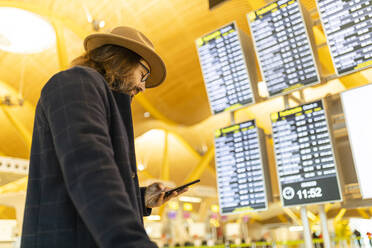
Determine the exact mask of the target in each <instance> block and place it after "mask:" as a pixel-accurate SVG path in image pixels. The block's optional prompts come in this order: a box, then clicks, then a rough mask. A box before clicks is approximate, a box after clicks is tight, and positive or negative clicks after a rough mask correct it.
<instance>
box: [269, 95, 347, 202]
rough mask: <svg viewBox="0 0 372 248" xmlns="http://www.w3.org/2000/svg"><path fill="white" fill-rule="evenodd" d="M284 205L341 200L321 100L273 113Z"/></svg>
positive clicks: (273, 127) (276, 154)
mask: <svg viewBox="0 0 372 248" xmlns="http://www.w3.org/2000/svg"><path fill="white" fill-rule="evenodd" d="M271 121H272V129H273V139H274V148H275V157H276V165H277V172H278V177H279V184H280V188H281V198H282V202H283V205H284V206H293V205H304V204H313V203H319V202H332V201H339V200H341V193H340V192H341V191H340V185H339V181H338V176H337V168H336V163H335V158H334V154H333V147H332V140H331V136H330V134H329V129H328V124H327V118H326V113H325V110H324V107H323V102H322V101H316V102H313V103H309V104H305V105H301V106H298V107H295V108H291V109H287V110H284V111H281V112H278V113H272V114H271Z"/></svg>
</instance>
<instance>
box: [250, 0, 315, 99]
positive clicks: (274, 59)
mask: <svg viewBox="0 0 372 248" xmlns="http://www.w3.org/2000/svg"><path fill="white" fill-rule="evenodd" d="M303 15H304V14H303V11H302V7H301V5H300V3H299V2H298V1H297V0H280V1H275V2H272V3H271V4H269V5H266V6H265V7H263V8H261V9H259V10H256V11H253V12H250V13H248V15H247V18H248V22H249V25H250V27H251V33H252V36H253V40H254V44H255V48H256V53H257V57H258V61H259V65H260V68H261V72H262V75H263V78H264V80H265V82H266V85H267V89H268V91H269V95H270V96H276V95H281V94H284V93H287V92H289V91H293V90H296V89H299V88H301V87H305V86H309V85H313V84H317V83H319V82H320V77H319V73H318V68H317V65H316V61H315V59H314V54H313V50H312V47H313V46H314V45H313V44H314V43H313V41H312V40H310V38H309V36H308V30H307V26H306V23H305V21H304V16H303Z"/></svg>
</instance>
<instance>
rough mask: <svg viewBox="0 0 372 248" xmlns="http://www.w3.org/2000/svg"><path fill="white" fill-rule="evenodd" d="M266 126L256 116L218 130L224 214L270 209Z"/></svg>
mask: <svg viewBox="0 0 372 248" xmlns="http://www.w3.org/2000/svg"><path fill="white" fill-rule="evenodd" d="M263 143H264V141H262V130H260V129H258V128H257V127H256V123H255V121H254V120H252V121H247V122H244V123H240V124H236V125H232V126H229V127H225V128H222V129H218V130H217V131H216V134H215V147H216V154H215V156H216V171H217V184H218V198H219V203H220V210H221V214H231V213H241V212H247V211H252V210H265V209H267V194H266V192H267V188H269V187H266V184H265V172H266V173H267V169H265V166H266V165H267V163H266V157H265V155H263V154H264V153H261V152H262V151H263V149H264V148H263V146H262V145H263Z"/></svg>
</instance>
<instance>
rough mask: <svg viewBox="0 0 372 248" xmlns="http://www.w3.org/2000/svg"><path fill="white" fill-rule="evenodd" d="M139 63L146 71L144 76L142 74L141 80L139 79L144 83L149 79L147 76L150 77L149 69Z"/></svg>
mask: <svg viewBox="0 0 372 248" xmlns="http://www.w3.org/2000/svg"><path fill="white" fill-rule="evenodd" d="M139 63H140V65H142V67H143V68H145V70H146V73H145V74H142V78H141V82H145V81H146V80H147V79H148V78H149V76H150V69H149V68H147V67H146V66H145V65H144V64H143V63H142V62H141V61H140V62H139Z"/></svg>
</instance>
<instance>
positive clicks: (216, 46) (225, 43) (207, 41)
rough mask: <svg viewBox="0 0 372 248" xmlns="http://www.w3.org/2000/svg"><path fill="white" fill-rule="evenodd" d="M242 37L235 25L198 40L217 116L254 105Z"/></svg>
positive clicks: (202, 66)
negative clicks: (227, 111)
mask: <svg viewBox="0 0 372 248" xmlns="http://www.w3.org/2000/svg"><path fill="white" fill-rule="evenodd" d="M240 36H241V33H240V31H239V30H238V29H237V27H236V24H235V23H231V24H228V25H226V26H224V27H222V28H220V29H218V30H216V31H214V32H212V33H209V34H207V35H205V36H203V37H201V38H199V39H197V40H196V46H197V49H198V53H199V60H200V64H201V68H202V72H203V77H204V82H205V85H206V89H207V94H208V98H209V103H210V106H211V109H212V112H213V114H217V113H220V112H223V111H225V110H231V109H234V108H237V107H240V106H242V105H246V104H250V103H253V102H254V95H253V92H252V87H251V77H250V74H249V71H248V69H247V62H246V58H245V54H244V51H243V48H242V43H241V37H240ZM252 73H253V72H252Z"/></svg>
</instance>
